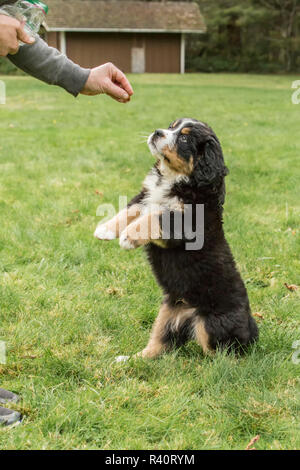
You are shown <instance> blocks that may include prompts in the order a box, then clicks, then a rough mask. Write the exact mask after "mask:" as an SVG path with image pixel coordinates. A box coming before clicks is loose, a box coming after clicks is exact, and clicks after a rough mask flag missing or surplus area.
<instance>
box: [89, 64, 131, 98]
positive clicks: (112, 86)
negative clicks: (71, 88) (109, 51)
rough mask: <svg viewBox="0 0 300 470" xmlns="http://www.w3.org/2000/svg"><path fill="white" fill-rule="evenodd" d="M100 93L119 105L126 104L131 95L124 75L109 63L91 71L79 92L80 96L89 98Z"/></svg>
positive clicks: (129, 86)
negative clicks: (88, 96)
mask: <svg viewBox="0 0 300 470" xmlns="http://www.w3.org/2000/svg"><path fill="white" fill-rule="evenodd" d="M102 93H105V94H106V95H108V96H110V97H111V98H113V99H115V100H116V101H118V102H119V103H127V102H128V101H130V97H131V96H132V95H133V89H132V87H131V85H130V83H129V81H128V80H127V78H126V76H125V75H124V73H123V72H121V70H119V69H118V68H117V67H115V65H113V64H112V63H110V62H109V63H107V64H104V65H100V66H99V67H95V68H94V69H92V70H91V73H90V75H89V78H88V79H87V82H86V84H85V86H84V88H83V90H82V91H81V94H83V95H90V96H94V95H100V94H102Z"/></svg>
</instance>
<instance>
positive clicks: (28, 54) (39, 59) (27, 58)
mask: <svg viewBox="0 0 300 470" xmlns="http://www.w3.org/2000/svg"><path fill="white" fill-rule="evenodd" d="M7 57H8V59H9V60H10V61H11V62H12V63H13V64H15V65H16V66H17V67H18V68H19V69H21V70H23V71H24V72H26V73H28V74H29V75H32V76H33V77H35V78H38V79H39V80H42V81H43V82H46V83H48V84H50V85H58V86H60V87H62V88H64V89H65V90H67V91H68V92H69V93H71V94H72V95H74V96H77V95H78V93H80V92H81V90H82V89H83V87H84V85H85V84H86V81H87V79H88V77H89V74H90V70H89V69H83V68H82V67H80V66H79V65H76V64H74V62H72V61H71V60H70V59H68V58H67V57H66V56H65V55H64V54H61V53H60V52H59V51H58V50H57V49H54V48H53V47H49V46H48V44H47V43H46V42H45V41H43V40H42V39H41V38H39V37H38V38H37V39H36V41H35V43H34V44H32V45H27V44H26V45H23V46H21V47H20V49H19V52H18V53H17V54H15V55H8V56H7Z"/></svg>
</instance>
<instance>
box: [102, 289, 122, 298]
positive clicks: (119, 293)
mask: <svg viewBox="0 0 300 470" xmlns="http://www.w3.org/2000/svg"><path fill="white" fill-rule="evenodd" d="M105 292H106V293H107V294H108V295H116V296H117V297H123V295H124V291H123V289H120V288H119V287H109V288H108V289H106V291H105Z"/></svg>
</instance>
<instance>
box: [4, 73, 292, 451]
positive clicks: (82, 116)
mask: <svg viewBox="0 0 300 470" xmlns="http://www.w3.org/2000/svg"><path fill="white" fill-rule="evenodd" d="M131 78H132V82H133V85H134V88H135V96H134V99H133V100H132V102H131V103H130V104H129V105H127V106H121V105H119V104H118V103H115V102H113V101H112V100H110V99H109V98H107V97H97V98H87V97H79V98H78V99H77V100H74V98H72V97H71V96H69V95H67V94H66V93H65V92H64V91H62V90H59V89H57V88H54V87H47V86H46V85H44V84H42V83H39V82H37V81H34V80H32V79H30V78H5V82H6V85H7V93H8V97H7V104H6V105H5V106H0V135H1V140H0V223H1V230H0V340H3V341H6V342H7V350H8V359H7V364H6V365H0V383H1V386H2V387H5V388H8V389H10V390H13V391H15V392H17V393H19V394H20V395H21V396H22V399H23V400H22V402H21V403H20V404H19V405H16V406H15V408H16V409H18V410H20V411H22V412H23V413H24V421H23V424H22V425H21V426H18V427H16V428H12V429H8V428H1V429H0V448H2V449H15V448H16V449H70V448H78V449H96V448H98V449H99V448H101V449H244V448H245V447H246V445H247V443H248V442H249V441H250V439H251V438H252V437H254V436H255V435H257V434H259V435H260V439H259V441H258V442H257V443H256V444H255V446H256V448H257V449H295V448H299V446H300V432H299V430H300V427H299V426H300V424H299V397H300V391H299V370H300V365H296V364H293V362H292V360H291V356H292V353H293V349H292V343H293V341H295V340H299V339H300V330H299V313H300V312H299V310H300V295H299V294H300V289H299V290H298V291H294V292H291V291H288V290H287V289H286V287H285V286H284V283H288V284H298V285H300V274H299V271H300V269H299V268H300V261H299V253H300V241H299V212H300V210H299V176H300V168H299V152H300V141H299V112H300V105H298V106H296V105H292V103H291V92H292V90H291V88H290V87H291V83H292V81H293V80H295V79H296V78H297V77H278V76H276V77H272V76H253V75H251V76H250V75H249V76H247V75H190V76H184V77H182V76H171V75H170V76H166V75H165V76H160V75H158V76H150V75H145V76H135V77H131ZM182 116H187V117H195V118H199V119H202V120H205V121H206V122H208V123H209V124H210V125H211V126H212V127H213V128H214V129H215V131H216V133H217V135H218V136H219V138H220V140H221V142H222V145H223V149H224V154H225V159H226V163H227V165H228V167H229V168H230V175H229V176H228V177H227V201H226V204H225V229H226V234H227V238H228V240H229V242H230V244H231V247H232V250H233V253H234V255H235V257H236V259H237V262H238V265H239V268H240V270H241V272H242V275H243V278H244V279H245V282H246V284H247V288H248V291H249V296H250V301H251V305H252V310H253V312H260V313H261V314H262V315H263V318H257V320H258V323H259V327H260V341H259V343H258V344H257V345H255V346H254V347H253V348H252V349H251V350H250V351H249V353H248V354H247V355H246V356H245V357H243V358H235V357H234V356H232V355H229V356H227V355H225V354H221V353H218V354H216V356H215V357H214V358H208V357H204V356H203V354H202V353H201V351H200V349H199V347H198V346H197V345H196V344H193V343H190V344H188V345H187V346H186V347H184V348H182V349H180V350H179V351H177V352H173V353H171V354H169V355H165V356H164V357H162V358H161V359H159V360H156V361H152V362H151V361H146V360H138V361H136V362H133V361H130V362H128V363H126V364H125V365H124V364H123V365H120V364H116V363H114V362H113V361H114V358H115V356H117V355H119V354H133V353H135V352H137V351H138V350H140V349H142V348H143V347H144V346H145V344H146V342H147V339H148V336H149V332H150V329H151V325H152V323H153V320H154V318H155V316H156V313H157V311H158V308H159V304H160V298H161V293H160V290H159V288H158V286H157V285H156V282H155V281H154V278H153V276H152V274H151V271H150V268H149V266H148V264H147V262H146V259H145V256H144V253H143V251H141V250H136V251H134V252H125V251H121V250H120V249H119V245H118V243H117V242H116V241H114V242H111V243H100V242H97V240H95V239H94V238H93V231H94V229H95V226H96V224H97V223H98V219H99V218H98V217H96V209H97V207H98V205H99V204H101V203H113V204H115V205H117V203H118V196H119V194H121V195H127V196H128V197H131V196H133V195H134V194H135V193H136V192H137V191H138V190H139V188H140V185H141V182H142V180H143V178H144V176H145V174H146V172H147V170H148V169H149V168H150V167H151V166H152V163H153V161H152V157H151V156H150V153H149V151H148V149H147V146H146V145H145V144H143V143H141V141H142V138H141V137H140V136H141V135H145V134H147V133H150V132H151V131H152V130H153V129H154V128H156V127H165V126H166V125H168V124H169V122H171V121H172V120H174V119H176V118H178V117H182ZM97 192H98V193H99V192H102V193H103V195H102V196H101V194H97Z"/></svg>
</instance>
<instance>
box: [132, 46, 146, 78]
mask: <svg viewBox="0 0 300 470" xmlns="http://www.w3.org/2000/svg"><path fill="white" fill-rule="evenodd" d="M145 69H146V59H145V48H144V47H133V48H132V49H131V71H132V73H145Z"/></svg>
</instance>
